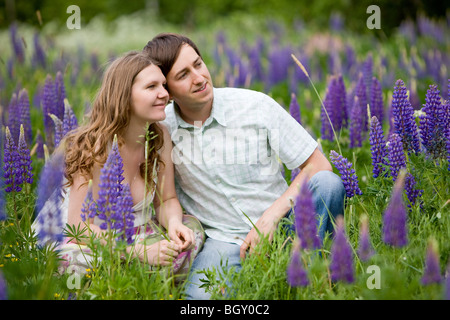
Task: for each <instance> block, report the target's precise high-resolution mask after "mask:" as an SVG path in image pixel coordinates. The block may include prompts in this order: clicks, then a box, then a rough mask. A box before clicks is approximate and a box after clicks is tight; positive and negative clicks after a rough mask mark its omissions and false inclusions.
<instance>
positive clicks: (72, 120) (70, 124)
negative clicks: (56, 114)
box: [62, 100, 78, 137]
mask: <svg viewBox="0 0 450 320" xmlns="http://www.w3.org/2000/svg"><path fill="white" fill-rule="evenodd" d="M77 127H78V120H77V117H76V116H75V113H74V112H73V111H72V108H71V107H70V105H69V103H68V102H67V100H65V106H64V119H63V123H62V136H63V137H64V136H65V135H67V134H68V133H69V132H70V131H72V130H74V129H76V128H77Z"/></svg>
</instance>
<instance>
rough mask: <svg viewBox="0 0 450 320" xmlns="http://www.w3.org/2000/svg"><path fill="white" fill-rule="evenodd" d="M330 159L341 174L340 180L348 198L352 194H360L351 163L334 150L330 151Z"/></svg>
mask: <svg viewBox="0 0 450 320" xmlns="http://www.w3.org/2000/svg"><path fill="white" fill-rule="evenodd" d="M330 161H331V162H332V163H333V164H334V166H335V167H336V169H338V171H339V174H340V175H341V179H342V182H343V184H344V187H345V191H346V194H347V197H348V198H351V197H353V196H354V195H357V194H359V195H361V194H362V192H361V189H359V183H358V177H357V175H356V173H355V169H353V168H352V167H353V164H352V163H351V162H349V161H348V160H347V159H346V158H344V157H343V156H341V155H340V154H338V153H337V152H336V151H334V150H331V151H330Z"/></svg>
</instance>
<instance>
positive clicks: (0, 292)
mask: <svg viewBox="0 0 450 320" xmlns="http://www.w3.org/2000/svg"><path fill="white" fill-rule="evenodd" d="M0 300H8V289H7V287H6V280H5V278H4V277H3V273H2V272H1V271H0Z"/></svg>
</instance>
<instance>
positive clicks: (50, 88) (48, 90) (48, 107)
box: [41, 75, 56, 143]
mask: <svg viewBox="0 0 450 320" xmlns="http://www.w3.org/2000/svg"><path fill="white" fill-rule="evenodd" d="M41 101H42V102H41V103H42V112H43V114H44V127H45V140H46V141H47V143H48V142H49V141H52V137H53V134H54V124H53V121H52V118H51V116H50V115H51V114H54V113H55V112H54V110H55V105H56V94H55V84H54V83H53V79H52V77H51V76H50V75H47V78H46V79H45V84H44V88H43V91H42V100H41Z"/></svg>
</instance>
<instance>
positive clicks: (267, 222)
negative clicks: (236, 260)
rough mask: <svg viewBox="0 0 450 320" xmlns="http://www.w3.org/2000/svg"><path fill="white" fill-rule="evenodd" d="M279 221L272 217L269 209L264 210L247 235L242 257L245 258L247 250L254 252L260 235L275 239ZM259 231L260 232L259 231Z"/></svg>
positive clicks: (242, 247) (242, 248)
mask: <svg viewBox="0 0 450 320" xmlns="http://www.w3.org/2000/svg"><path fill="white" fill-rule="evenodd" d="M277 225H278V221H276V220H274V219H273V218H272V215H271V213H270V212H269V211H266V212H264V214H263V215H262V216H261V218H259V220H258V221H257V222H256V224H255V227H253V228H252V229H251V230H250V232H249V233H248V234H247V237H245V240H244V243H243V244H242V245H241V250H240V256H241V259H245V254H246V252H247V250H250V253H253V251H254V249H255V246H256V245H257V244H258V243H259V242H260V240H261V239H260V236H261V237H265V236H267V235H268V236H269V241H272V239H273V233H274V231H275V230H276V227H277ZM258 232H259V233H258Z"/></svg>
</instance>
